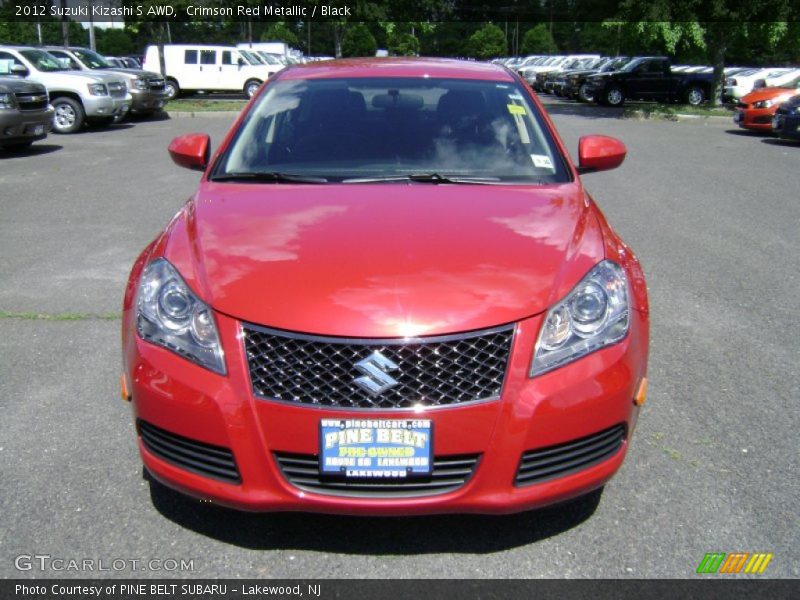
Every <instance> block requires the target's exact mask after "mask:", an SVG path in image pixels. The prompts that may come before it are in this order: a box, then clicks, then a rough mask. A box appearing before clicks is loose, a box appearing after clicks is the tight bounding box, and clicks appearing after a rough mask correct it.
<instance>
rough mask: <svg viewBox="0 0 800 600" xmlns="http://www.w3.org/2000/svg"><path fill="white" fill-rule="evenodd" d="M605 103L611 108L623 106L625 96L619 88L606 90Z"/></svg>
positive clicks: (613, 87)
mask: <svg viewBox="0 0 800 600" xmlns="http://www.w3.org/2000/svg"><path fill="white" fill-rule="evenodd" d="M605 103H606V104H608V105H609V106H622V105H623V104H625V94H624V93H623V91H622V88H620V87H619V86H616V85H614V86H611V87H610V88H608V90H606V93H605Z"/></svg>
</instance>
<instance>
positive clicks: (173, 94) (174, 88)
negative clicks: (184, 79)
mask: <svg viewBox="0 0 800 600" xmlns="http://www.w3.org/2000/svg"><path fill="white" fill-rule="evenodd" d="M164 93H165V94H166V96H167V100H174V99H175V98H177V97H178V96H179V95H180V93H181V88H180V86H179V85H178V82H177V81H175V80H174V79H167V81H166V82H165V83H164Z"/></svg>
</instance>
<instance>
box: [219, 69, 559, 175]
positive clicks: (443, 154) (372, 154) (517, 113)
mask: <svg viewBox="0 0 800 600" xmlns="http://www.w3.org/2000/svg"><path fill="white" fill-rule="evenodd" d="M248 172H252V173H291V174H294V175H309V176H316V177H322V178H325V180H327V181H328V182H337V181H345V180H347V181H351V180H355V181H363V180H365V179H369V180H372V181H379V180H383V181H389V180H394V181H401V180H402V179H403V177H406V180H407V181H408V180H410V181H421V180H422V179H423V178H419V177H417V178H415V177H414V176H416V175H420V174H436V175H437V176H438V177H439V179H436V181H437V182H443V180H444V179H449V180H450V181H449V182H453V183H466V178H471V179H470V181H471V182H475V181H477V180H478V179H482V180H484V181H493V182H507V183H521V184H527V185H531V184H538V183H557V182H564V181H570V179H571V177H570V175H569V173H568V171H567V170H566V167H565V166H564V163H563V161H562V159H561V157H560V155H559V153H558V151H557V149H556V146H555V144H554V142H553V140H552V138H551V137H550V135H549V133H548V132H547V130H546V129H545V127H544V126H543V123H542V121H541V115H539V113H538V111H537V109H536V108H535V106H534V105H533V104H531V103H530V102H529V101H528V99H527V93H526V92H525V91H524V90H522V89H521V88H519V87H518V86H517V85H516V84H514V83H511V82H508V83H506V82H492V81H471V80H450V79H422V78H381V79H377V78H374V79H373V78H353V79H321V80H303V81H285V82H280V81H279V82H276V83H274V84H272V85H270V86H269V87H268V88H267V90H266V92H265V93H264V95H263V96H262V97H261V98H260V99H259V101H258V103H257V104H256V105H255V106H254V107H253V108H252V109H251V111H250V112H249V114H248V116H247V117H246V119H245V121H244V123H243V126H242V127H241V129H240V130H239V132H238V133H237V135H236V138H235V139H234V140H233V142H232V143H231V145H230V147H229V148H228V150H227V151H226V152H225V154H224V155H223V156H222V158H221V159H220V161H219V162H218V164H217V166H216V168H215V170H214V172H213V175H212V179H223V178H225V179H228V180H230V178H229V177H226V176H227V175H230V174H237V175H240V176H241V175H242V174H244V173H248ZM409 176H410V177H409ZM237 180H239V181H247V178H241V177H240V178H239V179H237ZM255 180H257V179H255ZM255 180H251V181H255Z"/></svg>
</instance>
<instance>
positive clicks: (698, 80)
mask: <svg viewBox="0 0 800 600" xmlns="http://www.w3.org/2000/svg"><path fill="white" fill-rule="evenodd" d="M493 62H495V63H500V64H503V65H505V66H507V67H508V68H511V69H514V70H516V71H517V72H518V73H519V74H520V76H521V77H522V78H523V79H525V81H527V82H528V83H529V84H530V85H531V87H532V88H533V89H534V90H535V91H537V92H539V93H552V94H556V95H558V96H564V97H568V98H574V99H576V100H580V101H584V102H587V101H590V100H594V101H596V102H598V103H601V104H607V105H610V106H621V105H622V104H623V103H624V102H625V100H626V99H631V100H659V101H663V102H685V103H687V104H692V105H697V104H701V103H702V102H704V101H706V100H707V99H708V98H710V97H711V94H712V87H713V80H714V69H713V68H712V67H710V66H703V65H671V64H670V61H669V59H668V58H666V57H663V56H640V57H600V56H598V55H586V54H580V55H569V56H529V57H525V58H524V59H520V58H505V59H495V60H494V61H493ZM798 76H800V69H799V68H797V67H769V68H753V67H743V66H730V67H726V68H725V71H724V77H725V87H724V91H723V95H722V100H724V101H727V102H734V103H735V102H737V101H739V100H740V99H741V98H742V97H743V96H745V95H746V94H749V93H750V92H751V91H753V90H754V89H759V88H763V87H780V86H782V85H785V84H788V83H790V82H791V81H793V80H794V79H795V78H797V77H798Z"/></svg>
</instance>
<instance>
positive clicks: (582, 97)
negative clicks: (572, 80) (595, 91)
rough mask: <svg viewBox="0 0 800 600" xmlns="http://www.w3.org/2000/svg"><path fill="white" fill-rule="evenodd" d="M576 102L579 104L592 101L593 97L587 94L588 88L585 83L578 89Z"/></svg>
mask: <svg viewBox="0 0 800 600" xmlns="http://www.w3.org/2000/svg"><path fill="white" fill-rule="evenodd" d="M577 98H578V100H579V101H580V102H591V101H592V100H594V96H592V95H591V94H590V93H589V86H588V85H587V84H585V83H582V84H581V87H579V88H578V96H577Z"/></svg>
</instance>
